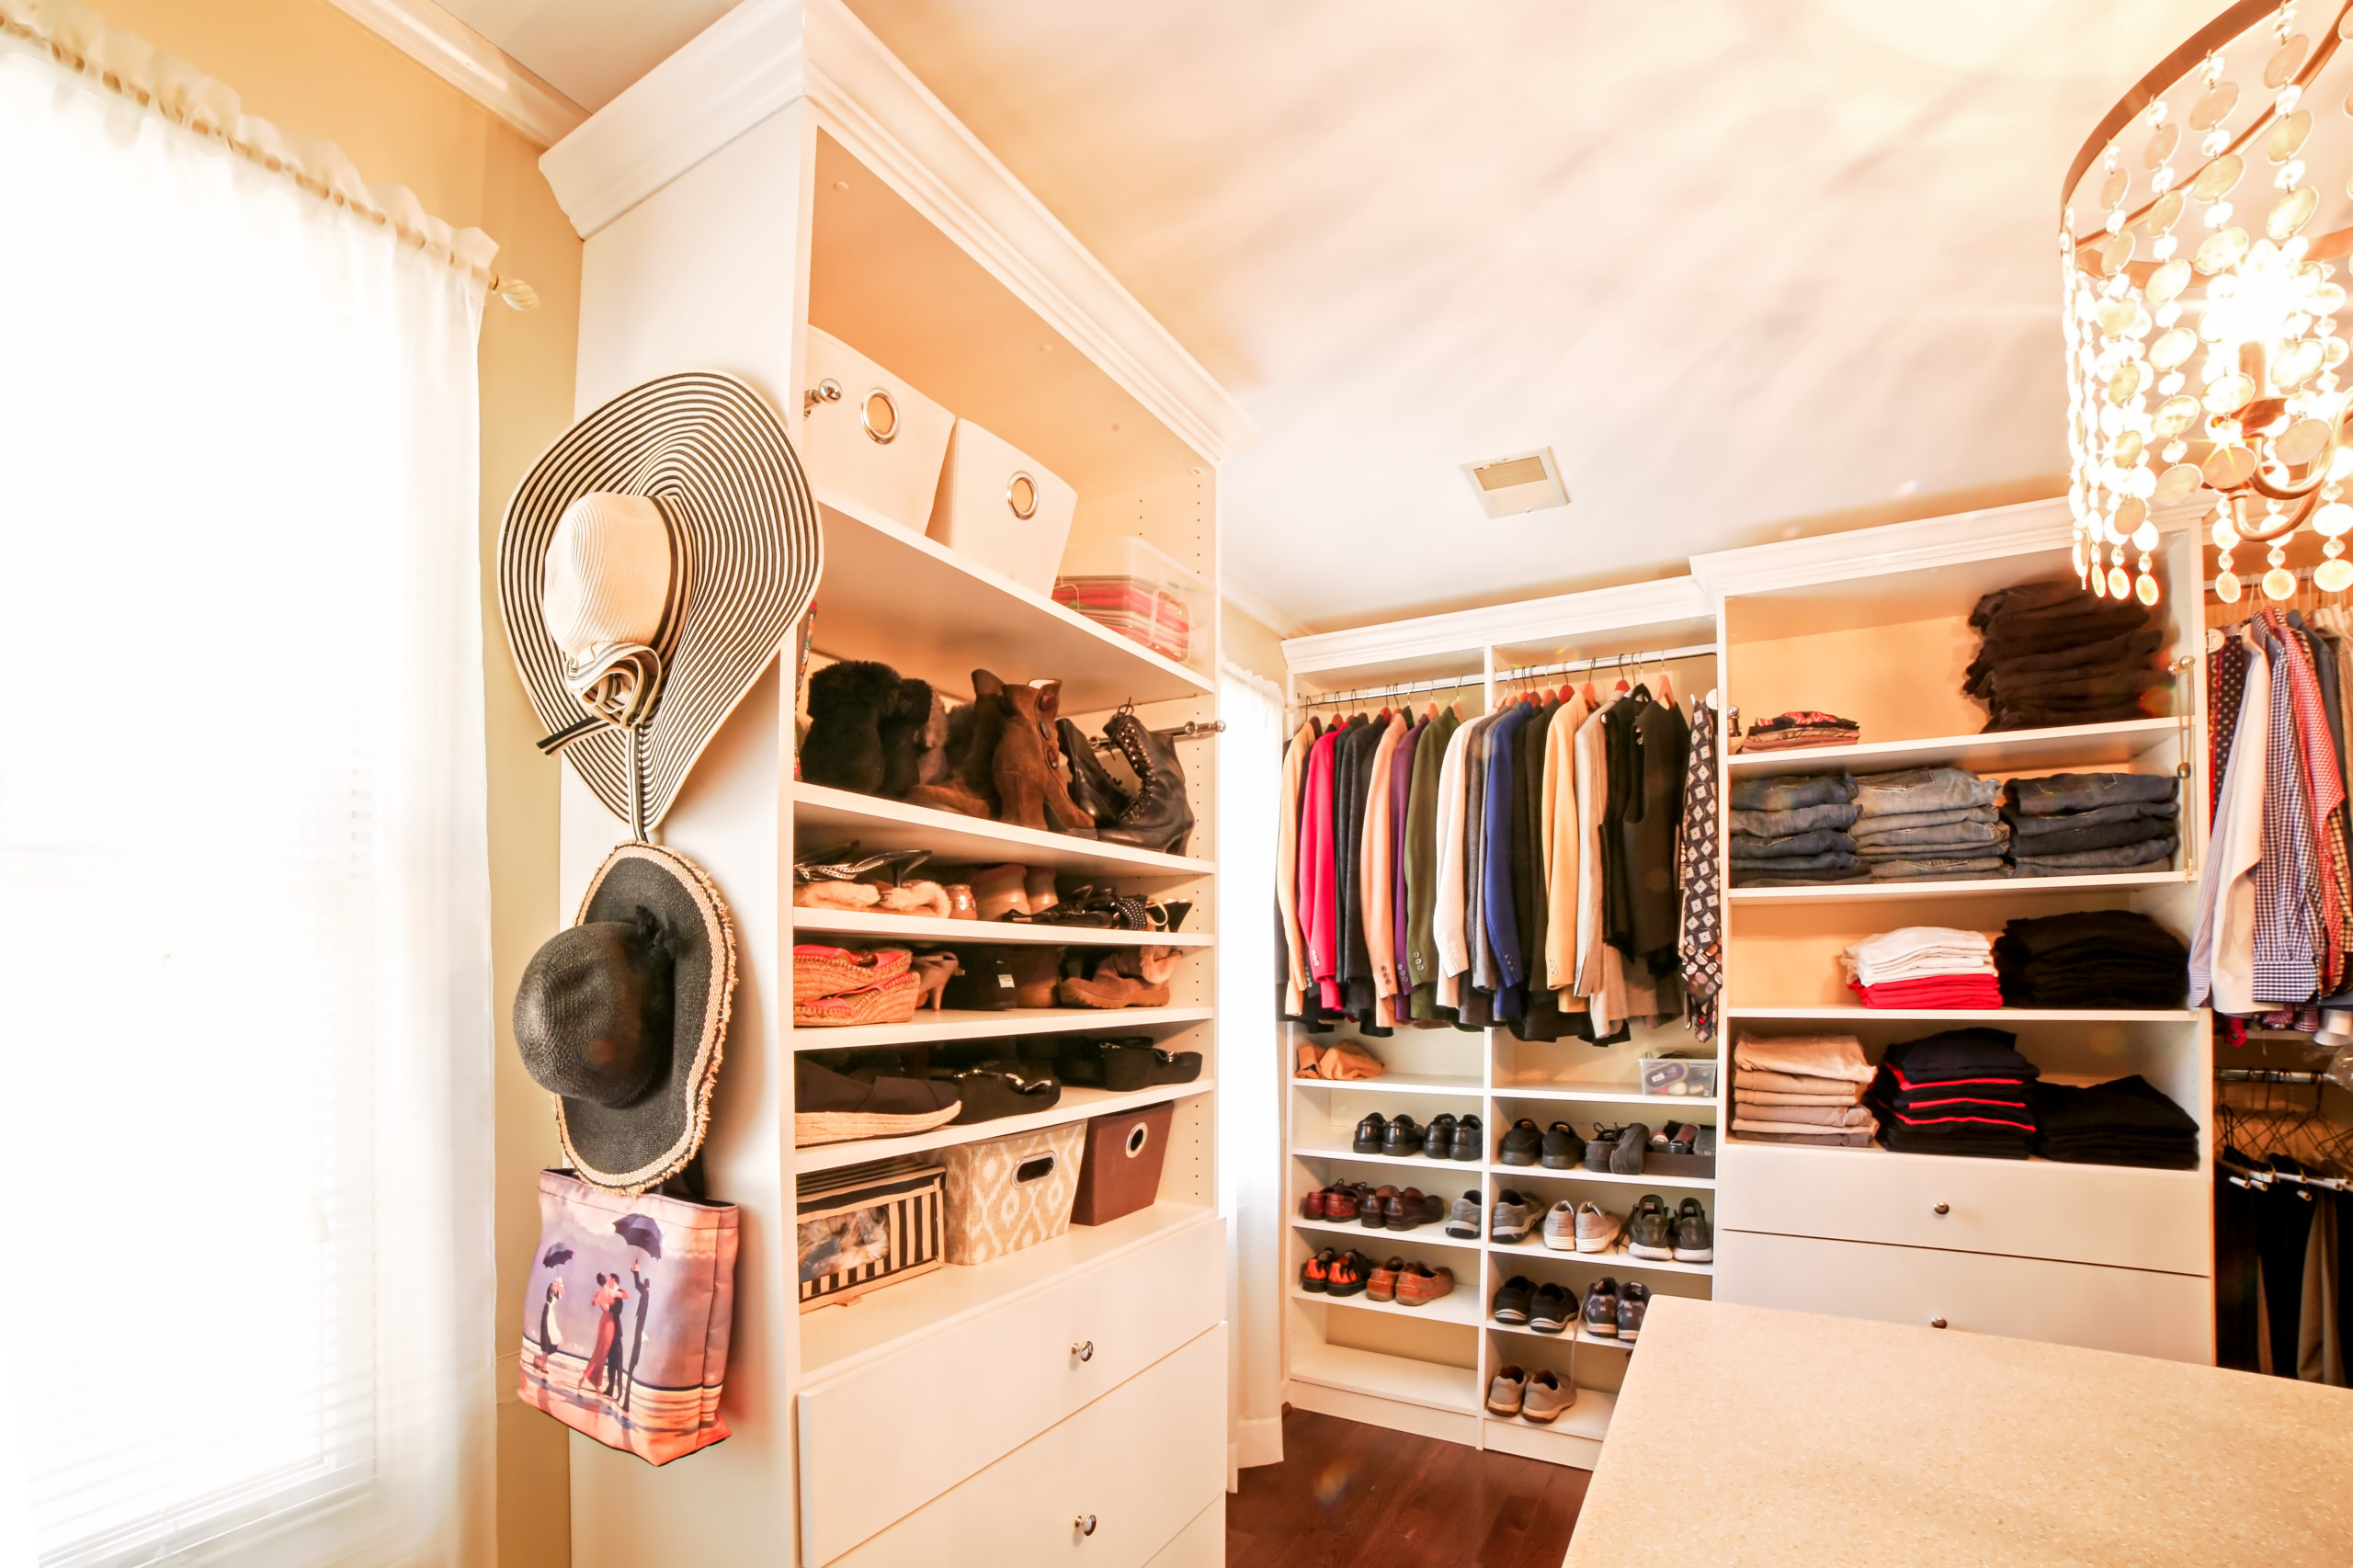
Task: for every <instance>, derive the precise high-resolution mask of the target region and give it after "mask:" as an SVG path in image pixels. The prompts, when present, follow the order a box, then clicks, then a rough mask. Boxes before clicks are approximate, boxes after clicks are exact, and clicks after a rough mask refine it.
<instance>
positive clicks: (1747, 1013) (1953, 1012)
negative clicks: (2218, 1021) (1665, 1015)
mask: <svg viewBox="0 0 2353 1568" xmlns="http://www.w3.org/2000/svg"><path fill="white" fill-rule="evenodd" d="M1723 1016H1724V1017H1726V1018H1728V1019H1736V1018H1757V1019H1764V1018H1829V1019H1836V1020H1837V1021H1839V1022H1842V1023H1860V1022H1862V1021H1864V1020H1866V1019H1870V1018H1887V1019H1890V1020H1893V1021H1895V1022H1900V1023H1911V1022H1915V1021H1916V1020H1918V1019H1922V1018H1945V1019H1949V1020H1951V1021H1952V1022H1954V1023H1972V1022H1977V1021H1981V1020H1991V1021H1993V1022H1995V1023H1999V1022H2001V1021H2002V1020H2004V1019H2008V1020H2009V1021H2010V1022H2012V1023H2020V1024H2049V1023H2081V1024H2194V1023H2196V1022H2198V1021H2199V1020H2200V1019H2201V1018H2203V1017H2205V1016H2206V1015H2205V1014H2204V1013H2203V1012H2202V1011H2200V1010H2199V1009H2198V1008H2195V1007H1858V1006H1839V1005H1838V1004H1837V1003H1836V1002H1825V1003H1824V1004H1823V1005H1822V1006H1817V1007H1726V1008H1725V1009H1724V1014H1723Z"/></svg>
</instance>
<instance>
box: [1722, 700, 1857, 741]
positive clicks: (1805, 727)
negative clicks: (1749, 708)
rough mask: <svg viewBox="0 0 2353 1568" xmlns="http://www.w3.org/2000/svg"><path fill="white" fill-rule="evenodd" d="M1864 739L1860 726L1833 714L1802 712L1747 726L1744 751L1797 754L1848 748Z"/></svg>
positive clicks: (1763, 720)
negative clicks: (1810, 748) (1817, 748)
mask: <svg viewBox="0 0 2353 1568" xmlns="http://www.w3.org/2000/svg"><path fill="white" fill-rule="evenodd" d="M1862 738H1863V727H1862V726H1861V725H1860V724H1858V723H1856V722H1855V721H1853V720H1852V719H1841V718H1840V717H1838V715H1837V714H1836V713H1822V712H1817V711H1815V710H1813V709H1802V710H1798V711H1795V712H1790V713H1782V714H1779V715H1777V716H1776V717H1774V718H1770V719H1759V720H1757V721H1756V722H1755V723H1753V724H1751V725H1749V726H1748V734H1747V735H1746V737H1745V739H1743V741H1742V742H1741V749H1742V750H1743V751H1797V750H1800V749H1802V748H1803V747H1806V746H1850V745H1853V744H1856V743H1857V742H1859V741H1860V740H1861V739H1862Z"/></svg>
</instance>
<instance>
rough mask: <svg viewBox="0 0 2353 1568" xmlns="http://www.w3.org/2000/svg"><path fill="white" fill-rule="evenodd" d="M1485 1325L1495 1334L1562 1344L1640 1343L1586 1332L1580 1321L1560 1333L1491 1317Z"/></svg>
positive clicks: (1609, 1346)
mask: <svg viewBox="0 0 2353 1568" xmlns="http://www.w3.org/2000/svg"><path fill="white" fill-rule="evenodd" d="M1487 1327H1488V1328H1489V1329H1490V1330H1492V1331H1493V1332H1495V1333H1496V1334H1521V1335H1527V1336H1528V1337H1529V1338H1530V1339H1549V1340H1551V1341H1552V1343H1554V1344H1555V1345H1560V1344H1564V1343H1566V1342H1568V1341H1570V1340H1574V1341H1575V1342H1576V1343H1578V1344H1579V1345H1597V1346H1601V1348H1603V1349H1604V1350H1631V1349H1633V1347H1634V1346H1636V1345H1638V1344H1640V1343H1641V1341H1640V1340H1626V1339H1620V1338H1619V1337H1618V1336H1617V1335H1614V1334H1612V1335H1600V1334H1590V1333H1587V1332H1586V1326H1585V1324H1582V1323H1580V1324H1577V1326H1576V1330H1575V1332H1574V1333H1567V1332H1563V1333H1560V1334H1543V1333H1540V1332H1539V1331H1538V1330H1536V1329H1532V1328H1530V1327H1529V1326H1528V1325H1527V1324H1524V1323H1496V1322H1495V1321H1494V1320H1492V1319H1490V1320H1489V1321H1488V1324H1487Z"/></svg>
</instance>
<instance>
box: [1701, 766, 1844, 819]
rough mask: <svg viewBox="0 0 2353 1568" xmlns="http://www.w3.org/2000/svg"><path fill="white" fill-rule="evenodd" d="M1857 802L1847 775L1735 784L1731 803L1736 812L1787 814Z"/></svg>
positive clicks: (1782, 776) (1776, 776) (1775, 777)
mask: <svg viewBox="0 0 2353 1568" xmlns="http://www.w3.org/2000/svg"><path fill="white" fill-rule="evenodd" d="M1854 798H1855V780H1854V778H1853V777H1852V776H1850V775H1848V774H1845V773H1773V774H1768V775H1767V776H1766V777H1764V778H1741V779H1737V780H1735V781H1734V782H1733V787H1732V789H1731V790H1730V792H1729V798H1728V803H1729V804H1730V805H1731V807H1732V809H1733V810H1734V811H1736V812H1786V811H1789V810H1790V809H1791V808H1793V807H1797V806H1829V805H1844V804H1845V803H1846V802H1847V801H1851V800H1853V799H1854Z"/></svg>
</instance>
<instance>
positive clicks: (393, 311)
mask: <svg viewBox="0 0 2353 1568" xmlns="http://www.w3.org/2000/svg"><path fill="white" fill-rule="evenodd" d="M230 101H231V102H232V103H233V100H230ZM265 129H266V128H265ZM0 214H5V215H6V217H5V222H6V233H7V243H6V244H5V245H0V299H4V300H5V301H6V312H7V323H8V324H7V329H6V335H5V337H4V338H0V342H5V345H6V348H5V354H0V431H5V432H6V450H7V453H8V459H7V463H6V471H5V472H6V481H5V485H6V501H5V506H4V507H0V539H5V540H6V565H5V567H0V642H5V645H6V648H7V650H8V653H7V665H8V671H9V673H8V676H7V677H6V686H5V694H0V997H5V998H6V1025H5V1027H0V1066H4V1067H5V1074H4V1076H5V1082H6V1085H7V1087H6V1104H7V1107H8V1110H9V1116H8V1121H9V1136H8V1140H7V1144H8V1148H9V1152H10V1154H11V1156H12V1163H13V1165H14V1168H15V1171H16V1179H15V1184H14V1185H15V1188H16V1201H14V1202H12V1203H11V1204H10V1205H9V1206H8V1207H9V1223H8V1226H7V1231H6V1238H5V1242H0V1246H5V1249H6V1251H5V1256H6V1259H7V1266H8V1267H7V1274H8V1281H9V1282H8V1285H7V1288H6V1290H0V1466H5V1467H6V1473H0V1563H7V1564H9V1565H10V1568H14V1565H15V1564H19V1563H31V1562H40V1563H42V1564H45V1565H46V1564H82V1563H115V1562H141V1563H150V1562H208V1561H221V1562H236V1563H239V1564H260V1565H264V1568H275V1565H277V1564H280V1563H283V1564H312V1563H325V1562H334V1563H336V1564H339V1565H353V1568H368V1565H372V1564H378V1563H392V1562H400V1563H423V1562H454V1561H457V1560H458V1559H459V1557H460V1550H461V1548H460V1542H461V1541H462V1540H469V1539H478V1537H479V1534H480V1532H481V1530H482V1529H483V1524H484V1521H485V1520H486V1518H487V1514H486V1511H485V1509H486V1504H487V1502H488V1497H489V1493H488V1484H487V1482H486V1481H483V1480H482V1479H480V1478H483V1477H486V1476H487V1475H488V1474H489V1472H490V1468H491V1426H490V1423H491V1419H492V1414H493V1411H492V1399H493V1386H492V1381H491V1375H492V1367H493V1350H492V1324H493V1312H494V1302H493V1301H492V1299H491V1298H492V1290H493V1274H492V1257H491V1230H490V1225H491V1216H490V1171H491V1129H490V1065H491V1063H490V1048H491V1047H490V1042H491V1039H492V1036H491V1028H490V1022H491V1015H490V1006H491V997H490V982H489V953H490V942H489V886H488V869H487V853H486V842H485V836H484V801H485V786H484V778H483V711H482V653H481V619H480V610H479V605H480V600H479V597H478V593H477V586H476V585H477V554H476V521H475V508H476V506H477V500H476V487H477V483H478V474H477V457H476V452H477V439H478V435H477V409H476V403H475V367H474V348H475V339H476V335H477V332H478V330H479V327H480V324H481V307H482V298H483V285H482V282H481V281H480V279H479V278H478V276H475V275H472V274H470V273H468V272H465V271H461V270H460V269H457V268H453V267H451V266H450V265H449V263H448V262H447V260H445V259H438V258H435V257H433V256H428V255H426V254H423V253H422V252H420V250H419V249H418V248H417V246H416V245H415V243H414V241H413V238H404V237H403V236H402V235H401V234H400V233H397V232H396V231H395V230H394V229H393V228H392V227H389V226H387V225H386V224H384V223H382V222H377V221H374V220H373V219H371V218H369V217H367V216H363V215H360V214H357V213H354V212H353V211H351V210H347V209H346V208H344V207H341V206H338V205H336V204H335V203H333V202H330V201H328V200H325V199H321V198H320V197H319V196H317V195H316V194H314V193H313V192H312V191H310V190H306V189H304V188H303V187H301V186H300V185H298V184H297V183H296V182H295V181H294V180H293V179H292V178H290V177H289V176H286V175H283V174H279V173H273V172H271V171H269V170H267V169H265V168H263V167H260V166H258V165H256V164H255V163H254V162H252V161H251V160H250V159H248V158H246V157H243V156H240V155H238V154H237V153H234V152H233V151H231V150H230V149H229V148H228V147H226V146H224V145H223V144H222V142H221V141H219V140H217V139H210V138H206V137H203V136H199V135H198V134H195V133H193V132H191V131H187V130H184V129H182V128H180V127H178V126H176V125H174V124H172V123H170V122H168V121H166V120H165V119H163V118H162V117H161V116H160V115H158V114H157V113H156V112H154V111H153V110H152V109H147V108H142V107H140V105H139V104H137V103H136V102H134V101H132V100H131V99H130V98H128V97H124V96H122V95H121V94H119V93H116V92H112V91H109V90H108V89H107V88H106V87H104V86H102V85H99V84H98V83H97V82H95V81H93V80H92V79H91V78H90V77H89V76H87V75H84V74H77V73H75V72H74V71H71V70H69V69H67V68H65V67H63V66H61V65H60V64H59V63H57V62H55V61H53V60H51V58H50V57H49V56H48V55H47V54H46V53H44V52H42V51H39V50H38V49H36V48H34V47H32V46H29V45H28V44H27V43H25V42H24V41H22V40H20V39H17V38H13V37H0Z"/></svg>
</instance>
